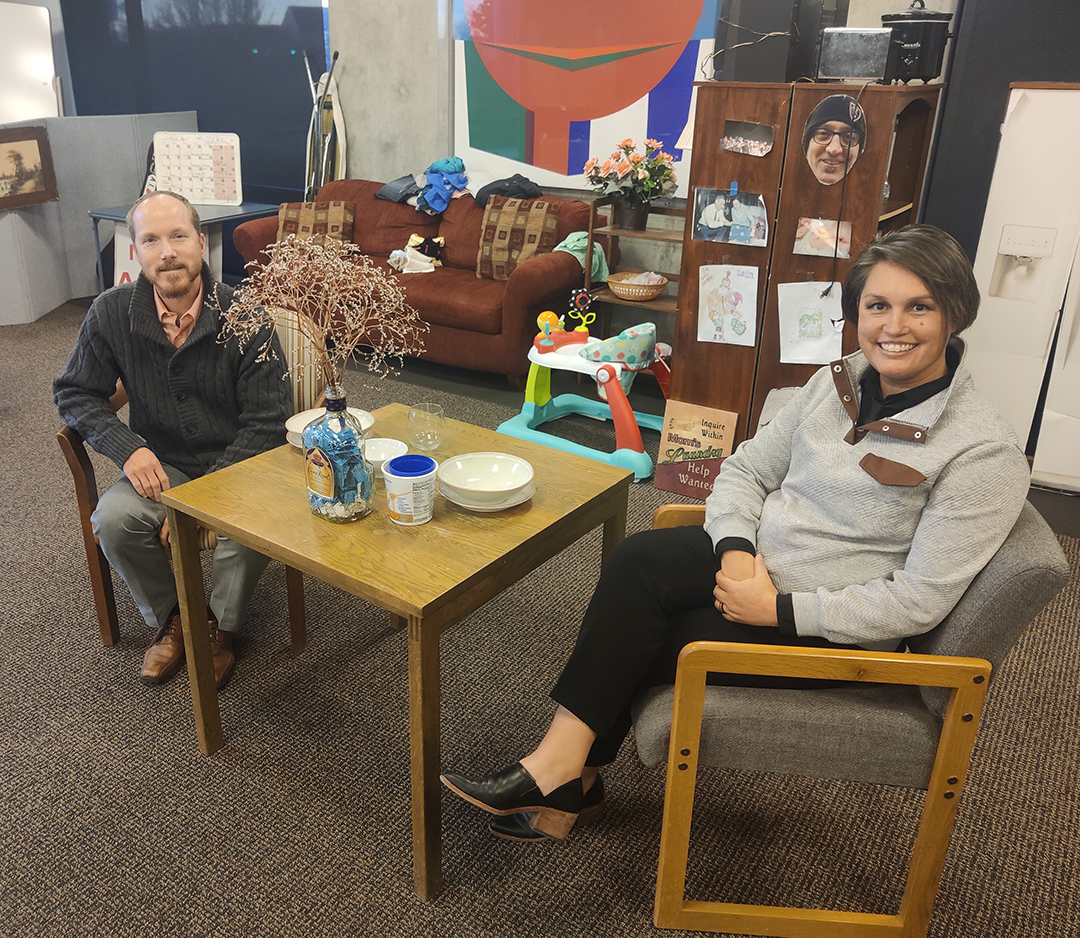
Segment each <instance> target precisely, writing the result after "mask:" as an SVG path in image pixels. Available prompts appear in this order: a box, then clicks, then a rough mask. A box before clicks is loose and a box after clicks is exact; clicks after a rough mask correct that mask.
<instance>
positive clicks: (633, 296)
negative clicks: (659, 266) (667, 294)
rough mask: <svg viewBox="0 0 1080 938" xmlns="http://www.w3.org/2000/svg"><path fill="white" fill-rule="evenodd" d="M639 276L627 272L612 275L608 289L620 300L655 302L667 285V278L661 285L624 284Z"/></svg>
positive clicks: (661, 279)
mask: <svg viewBox="0 0 1080 938" xmlns="http://www.w3.org/2000/svg"><path fill="white" fill-rule="evenodd" d="M636 276H637V274H635V273H632V272H625V273H621V274H611V275H610V276H609V277H608V278H607V285H608V289H609V290H611V292H612V293H614V294H615V295H616V296H617V297H618V298H619V299H620V300H654V299H656V298H657V297H658V296H659V295H660V293H661V291H663V289H664V287H665V286H666V285H667V282H668V281H667V277H661V278H660V282H659V283H624V282H623V281H625V280H629V279H630V278H631V277H636Z"/></svg>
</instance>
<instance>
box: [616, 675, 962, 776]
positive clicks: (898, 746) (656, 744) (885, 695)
mask: <svg viewBox="0 0 1080 938" xmlns="http://www.w3.org/2000/svg"><path fill="white" fill-rule="evenodd" d="M674 697H675V688H674V687H673V686H672V685H670V684H669V685H666V686H663V687H653V688H650V689H649V690H646V691H644V692H643V693H641V694H639V695H638V698H637V700H636V701H635V703H634V709H633V716H634V736H635V739H636V741H637V748H638V755H639V757H640V758H641V761H642V762H644V763H645V764H646V765H652V766H656V765H661V764H663V763H665V762H666V761H667V757H668V741H669V739H670V736H671V712H672V704H673V702H674ZM940 733H941V721H940V720H939V719H938V718H937V717H935V716H934V715H933V714H932V713H930V711H929V710H927V709H926V706H925V705H924V704H923V701H922V699H921V697H920V696H919V689H918V688H917V687H908V686H903V685H900V686H892V687H890V686H885V685H879V684H861V685H855V686H847V687H839V688H835V689H827V690H786V689H783V690H781V689H772V688H757V687H712V686H710V687H707V688H705V709H704V714H703V718H702V729H701V755H700V760H699V761H700V762H701V763H702V764H706V765H714V766H720V767H723V768H732V769H742V770H745V771H748V772H780V773H783V774H787V775H807V776H811V777H814V778H843V779H851V780H852V781H861V782H873V783H879V784H883V785H899V786H903V787H907V788H926V786H927V783H928V782H929V779H930V770H931V769H932V768H933V764H934V754H935V751H936V749H937V743H938V736H939V735H940Z"/></svg>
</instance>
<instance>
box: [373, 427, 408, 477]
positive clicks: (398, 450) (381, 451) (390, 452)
mask: <svg viewBox="0 0 1080 938" xmlns="http://www.w3.org/2000/svg"><path fill="white" fill-rule="evenodd" d="M408 451H409V447H408V446H407V445H406V444H405V443H403V442H401V440H391V439H389V438H388V437H383V436H376V437H372V438H371V439H370V440H368V441H367V442H366V443H365V444H364V456H366V457H367V461H368V462H369V463H371V465H372V466H374V467H375V475H376V476H377V477H378V478H380V479H381V478H382V477H383V474H382V467H383V463H384V462H386V460H388V459H393V458H394V457H395V456H404V455H405V454H406V453H407V452H408Z"/></svg>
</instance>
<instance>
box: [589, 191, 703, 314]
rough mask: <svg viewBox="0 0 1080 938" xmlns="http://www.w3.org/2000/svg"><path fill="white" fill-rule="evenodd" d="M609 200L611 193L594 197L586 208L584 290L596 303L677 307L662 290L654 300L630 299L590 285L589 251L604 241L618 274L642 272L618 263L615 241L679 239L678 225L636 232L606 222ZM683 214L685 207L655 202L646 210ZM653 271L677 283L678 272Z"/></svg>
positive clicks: (679, 241) (611, 209)
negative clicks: (586, 233) (603, 211)
mask: <svg viewBox="0 0 1080 938" xmlns="http://www.w3.org/2000/svg"><path fill="white" fill-rule="evenodd" d="M613 202H614V196H603V197H601V198H598V199H594V200H593V202H592V204H591V207H590V211H589V244H588V248H587V250H586V255H585V289H586V290H589V291H590V292H592V294H593V297H594V299H595V301H597V302H600V303H613V304H615V305H616V306H636V307H639V308H641V309H649V310H658V311H660V312H663V313H674V312H675V311H676V309H677V299H676V297H675V296H674V295H671V294H669V293H662V294H661V295H660V296H658V297H657V298H656V299H655V300H639V301H634V300H624V299H620V298H619V297H617V296H616V295H615V294H614V293H612V292H611V290H609V289H608V288H607V287H604V286H601V285H599V284H597V285H596V287H594V285H593V282H592V252H593V251H594V250H596V249H599V248H601V247H603V245H604V244H605V242H606V243H607V246H608V250H607V256H608V259H609V264H608V266H609V268H610V270H611V272H612V273H613V274H614V273H621V272H623V271H629V272H632V273H642V272H643V270H642V269H641V268H639V267H624V266H622V265H621V264H620V260H621V253H622V252H621V248H620V245H619V242H620V241H621V240H622V239H624V238H625V239H627V240H643V241H662V242H667V243H669V244H682V242H683V230H682V228H681V227H679V228H659V227H652V228H646V229H645V230H644V231H637V230H634V229H631V228H620V227H619V226H618V225H614V224H607V219H608V217H612V216H613V214H614V205H613ZM604 208H606V209H607V212H606V213H601V211H600V210H601V209H604ZM685 214H686V211H685V209H681V208H675V207H667V206H659V205H653V206H652V207H651V208H650V210H649V216H650V218H653V217H658V216H674V217H677V218H682V217H683V216H684V215H685ZM655 272H656V273H658V274H662V275H663V276H665V277H667V279H668V280H669V281H670V282H671V283H673V284H676V286H677V285H678V282H679V274H678V273H672V272H668V271H665V270H657V271H655ZM665 289H666V288H665ZM605 332H606V330H603V329H602V331H601V333H600V334H605Z"/></svg>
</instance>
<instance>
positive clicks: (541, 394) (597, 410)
mask: <svg viewBox="0 0 1080 938" xmlns="http://www.w3.org/2000/svg"><path fill="white" fill-rule="evenodd" d="M590 302H591V297H590V296H589V294H588V292H587V291H585V290H575V291H574V293H573V294H572V295H571V306H572V308H571V310H570V312H569V313H568V314H567V315H569V316H572V317H573V318H575V319H578V320H580V323H581V324H580V325H579V326H577V328H575V329H573V330H572V331H570V332H567V331H566V330H565V329H564V319H563V318H560V317H558V316H556V315H555V314H554V313H553V312H550V311H549V312H544V313H541V314H540V315H539V316H538V317H537V321H536V322H537V325H538V326H540V329H541V331H540V333H539V334H537V336H536V338H535V339H534V340H533V345H532V348H531V349H529V362H530V364H529V378H528V381H527V383H526V385H525V403H524V405H523V406H522V408H521V413H520V414H517V415H516V416H514V417H511V418H510V419H509V420H507V421H504V422H503V423H502V424H500V425H499V428H498V429H499V433H505V434H507V435H508V436H514V437H517V438H518V439H522V440H532V441H533V442H534V443H543V444H544V445H545V446H551V447H554V448H555V449H561V450H563V451H564V452H567V453H575V454H577V455H578V456H587V457H589V458H590V459H597V460H599V461H600V462H605V463H608V464H609V465H612V466H620V467H622V468H623V469H629V470H630V471H631V472H633V473H634V481H635V482H640V481H643V480H644V479H648V478H650V477H651V476H652V474H653V462H652V459H651V457H650V456H649V454H648V453H646V452H645V447H644V445H643V444H642V442H641V429H640V428H641V427H646V428H648V429H650V430H656V431H658V432H659V430H660V429H661V427H662V426H663V422H664V419H663V417H659V416H656V415H655V414H641V413H638V412H637V411H635V410H633V408H631V406H630V402H629V401H628V400H627V399H626V392H627V391H629V390H630V385H631V384H632V383H633V380H634V377H635V376H636V375H637V373H638V372H639V371H646V370H651V371H652V372H653V374H654V375H655V376H656V379H657V381H658V382H659V383H660V387H661V389H662V390H663V392H664V395H665V396H667V388H668V380H669V378H670V375H671V372H670V370H669V369H668V367H667V364H666V363H665V362H664V360H663V357H662V354H667V355H670V348H669V347H668V346H664V345H660V346H657V344H656V327H655V326H654V325H653V324H652V323H642V324H641V325H639V326H634V327H633V328H631V329H626V330H624V331H623V332H621V333H620V334H619V335H618V336H614V337H612V338H610V339H592V338H590V336H589V329H588V326H589V323H591V322H592V321H593V320H594V319H595V318H596V314H595V313H589V312H588V308H589V303H590ZM553 368H554V369H557V370H560V371H572V372H577V373H578V374H585V375H590V376H592V377H593V378H594V379H595V381H596V392H597V394H598V396H599V398H600V400H591V399H589V398H586V397H582V396H581V395H579V394H560V395H559V396H558V397H552V396H551V370H552V369H553ZM567 414H581V415H583V416H586V417H594V418H598V419H600V420H611V421H612V423H614V425H615V451H614V452H612V453H605V452H603V451H602V450H597V449H593V448H591V447H588V446H584V445H582V444H580V443H573V442H571V441H570V440H564V439H562V438H561V437H557V436H552V435H551V434H549V433H545V432H543V431H542V430H538V429H537V428H538V427H540V426H541V425H543V424H545V423H549V422H550V421H552V420H558V419H559V418H560V417H565V416H566V415H567Z"/></svg>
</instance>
